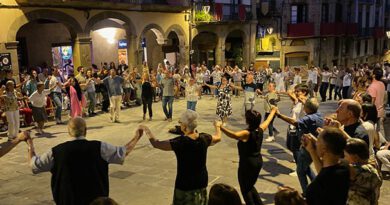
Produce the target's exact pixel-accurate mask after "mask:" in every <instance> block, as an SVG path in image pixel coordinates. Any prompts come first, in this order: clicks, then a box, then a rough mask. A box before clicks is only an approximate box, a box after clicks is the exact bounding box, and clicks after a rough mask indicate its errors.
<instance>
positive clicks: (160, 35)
mask: <svg viewBox="0 0 390 205" xmlns="http://www.w3.org/2000/svg"><path fill="white" fill-rule="evenodd" d="M149 30H151V31H152V32H153V33H154V35H156V37H157V43H158V44H160V45H162V44H165V39H166V38H165V33H164V30H163V29H162V28H161V26H159V25H157V24H154V23H152V24H149V25H147V26H145V27H144V29H143V30H142V32H141V33H140V39H139V41H141V38H142V35H143V34H144V33H146V32H147V31H149ZM167 36H168V34H167Z"/></svg>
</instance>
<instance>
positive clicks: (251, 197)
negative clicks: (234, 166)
mask: <svg viewBox="0 0 390 205" xmlns="http://www.w3.org/2000/svg"><path fill="white" fill-rule="evenodd" d="M262 166H263V159H262V157H261V156H259V157H245V158H240V163H239V166H238V183H239V184H240V189H241V194H242V196H243V198H244V201H245V204H246V205H261V204H263V202H262V201H261V199H260V196H259V193H258V192H257V190H256V188H255V184H256V181H257V178H258V177H259V173H260V170H261V167H262Z"/></svg>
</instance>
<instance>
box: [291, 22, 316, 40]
mask: <svg viewBox="0 0 390 205" xmlns="http://www.w3.org/2000/svg"><path fill="white" fill-rule="evenodd" d="M287 36H288V37H291V38H297V37H310V36H314V23H297V24H287Z"/></svg>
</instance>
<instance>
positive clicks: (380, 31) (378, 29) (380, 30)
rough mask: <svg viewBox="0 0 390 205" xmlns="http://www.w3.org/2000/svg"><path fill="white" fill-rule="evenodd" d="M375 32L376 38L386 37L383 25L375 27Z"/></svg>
mask: <svg viewBox="0 0 390 205" xmlns="http://www.w3.org/2000/svg"><path fill="white" fill-rule="evenodd" d="M373 34H374V38H383V37H385V29H384V28H383V27H375V28H374V31H373Z"/></svg>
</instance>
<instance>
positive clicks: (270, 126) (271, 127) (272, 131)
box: [264, 112, 275, 136]
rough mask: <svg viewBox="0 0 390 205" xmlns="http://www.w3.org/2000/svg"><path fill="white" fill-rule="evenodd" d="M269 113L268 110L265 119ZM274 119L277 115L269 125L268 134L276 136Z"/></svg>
mask: <svg viewBox="0 0 390 205" xmlns="http://www.w3.org/2000/svg"><path fill="white" fill-rule="evenodd" d="M268 115H269V113H268V112H266V113H265V115H264V121H265V120H266V119H267V118H268ZM274 119H275V117H274V118H273V119H272V120H271V122H270V123H269V125H268V134H269V136H274V129H275V128H274Z"/></svg>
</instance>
